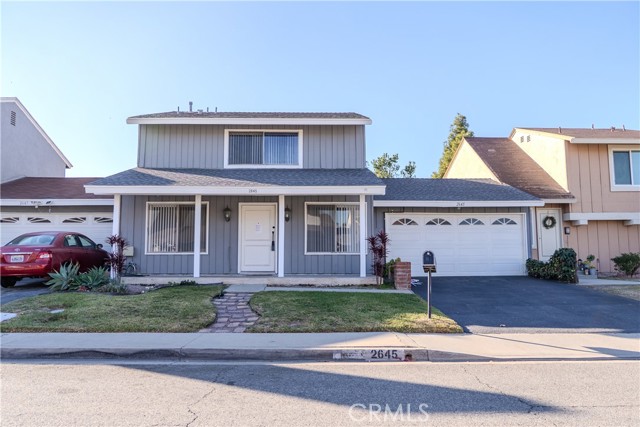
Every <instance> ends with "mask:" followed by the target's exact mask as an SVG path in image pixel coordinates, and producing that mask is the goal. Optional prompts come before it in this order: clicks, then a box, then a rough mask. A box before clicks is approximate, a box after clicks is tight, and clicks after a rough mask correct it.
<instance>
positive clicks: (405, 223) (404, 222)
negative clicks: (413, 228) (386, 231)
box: [392, 218, 418, 225]
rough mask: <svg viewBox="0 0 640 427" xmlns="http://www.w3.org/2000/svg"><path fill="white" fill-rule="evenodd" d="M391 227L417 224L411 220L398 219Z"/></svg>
mask: <svg viewBox="0 0 640 427" xmlns="http://www.w3.org/2000/svg"><path fill="white" fill-rule="evenodd" d="M392 225H418V223H417V222H415V221H414V220H412V219H411V218H400V219H399V220H397V221H395V222H394V223H393V224H392Z"/></svg>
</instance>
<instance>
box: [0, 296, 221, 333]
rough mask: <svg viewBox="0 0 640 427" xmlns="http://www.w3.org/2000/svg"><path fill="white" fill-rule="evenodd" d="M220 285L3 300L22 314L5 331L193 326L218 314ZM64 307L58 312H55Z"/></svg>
mask: <svg viewBox="0 0 640 427" xmlns="http://www.w3.org/2000/svg"><path fill="white" fill-rule="evenodd" d="M222 289H223V287H222V286H214V285H205V286H178V287H170V288H162V289H159V290H156V291H152V292H148V293H144V294H140V295H109V294H99V293H92V292H56V293H52V294H46V295H39V296H35V297H31V298H25V299H22V300H17V301H13V302H10V303H7V304H3V305H2V307H1V310H2V312H3V313H17V314H18V316H17V317H15V318H13V319H11V320H7V321H4V322H2V323H0V331H2V332H195V331H198V330H199V329H201V328H204V327H205V326H207V325H209V324H211V323H212V322H213V321H214V320H215V316H216V311H215V307H214V306H213V304H212V303H211V299H212V298H213V297H215V296H217V295H219V294H220V293H221V292H222ZM59 309H62V310H64V311H62V312H60V313H51V311H53V310H59Z"/></svg>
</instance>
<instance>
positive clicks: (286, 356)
mask: <svg viewBox="0 0 640 427" xmlns="http://www.w3.org/2000/svg"><path fill="white" fill-rule="evenodd" d="M369 350H374V349H373V348H371V349H368V348H362V347H358V348H342V349H337V348H332V349H328V348H309V349H273V348H267V349H155V350H154V349H132V348H126V349H117V348H111V349H77V348H74V349H71V348H56V349H37V348H3V349H1V351H0V358H1V359H3V360H20V359H23V360H24V359H132V360H164V359H166V360H212V361H214V360H220V361H230V360H235V361H281V362H294V361H336V362H363V361H373V360H371V359H366V358H362V359H353V358H351V359H350V358H346V357H340V356H339V355H347V354H352V353H354V352H362V351H365V352H366V351H369ZM398 350H403V351H404V354H405V356H407V357H406V358H405V359H404V360H382V361H386V362H390V361H394V362H396V361H397V362H412V361H413V362H427V361H428V362H513V361H585V360H640V357H637V356H589V357H575V356H574V357H558V356H513V357H490V356H480V355H473V354H464V353H452V352H445V351H439V350H428V349H420V348H398Z"/></svg>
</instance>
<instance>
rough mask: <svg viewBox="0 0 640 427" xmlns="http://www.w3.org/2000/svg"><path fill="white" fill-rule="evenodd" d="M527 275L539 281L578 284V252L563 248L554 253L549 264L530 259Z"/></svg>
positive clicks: (527, 264)
mask: <svg viewBox="0 0 640 427" xmlns="http://www.w3.org/2000/svg"><path fill="white" fill-rule="evenodd" d="M526 266H527V274H529V276H531V277H535V278H537V279H547V280H557V281H560V282H566V283H577V282H578V275H577V274H576V251H574V250H573V249H571V248H561V249H558V250H557V251H555V252H554V253H553V255H552V256H551V258H550V259H549V262H542V261H538V260H537V259H531V258H529V259H528V260H527V263H526Z"/></svg>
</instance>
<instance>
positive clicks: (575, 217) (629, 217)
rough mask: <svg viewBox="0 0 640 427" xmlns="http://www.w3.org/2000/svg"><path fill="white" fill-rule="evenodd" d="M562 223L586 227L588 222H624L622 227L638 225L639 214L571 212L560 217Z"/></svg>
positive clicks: (639, 222) (639, 220) (639, 221)
mask: <svg viewBox="0 0 640 427" xmlns="http://www.w3.org/2000/svg"><path fill="white" fill-rule="evenodd" d="M562 220H563V221H572V222H573V225H575V226H578V225H587V223H588V222H589V221H624V225H639V224H640V212H572V213H566V214H563V215H562Z"/></svg>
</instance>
